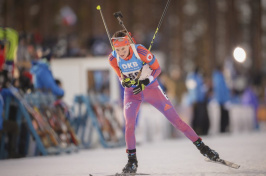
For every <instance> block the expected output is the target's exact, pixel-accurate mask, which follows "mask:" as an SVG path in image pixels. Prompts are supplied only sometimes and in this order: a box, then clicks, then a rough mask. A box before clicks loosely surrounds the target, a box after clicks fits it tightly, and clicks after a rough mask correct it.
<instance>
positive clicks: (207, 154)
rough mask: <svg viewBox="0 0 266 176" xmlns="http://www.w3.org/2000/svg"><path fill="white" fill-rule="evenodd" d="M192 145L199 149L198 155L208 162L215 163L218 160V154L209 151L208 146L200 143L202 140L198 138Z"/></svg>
mask: <svg viewBox="0 0 266 176" xmlns="http://www.w3.org/2000/svg"><path fill="white" fill-rule="evenodd" d="M193 144H194V145H196V147H197V148H198V149H199V151H200V153H201V154H202V155H203V156H205V157H207V158H209V159H210V160H212V161H216V160H217V159H219V154H218V153H217V152H216V151H214V150H212V149H210V147H209V146H207V145H205V144H204V143H203V142H202V139H201V138H199V139H198V140H197V141H195V142H193Z"/></svg>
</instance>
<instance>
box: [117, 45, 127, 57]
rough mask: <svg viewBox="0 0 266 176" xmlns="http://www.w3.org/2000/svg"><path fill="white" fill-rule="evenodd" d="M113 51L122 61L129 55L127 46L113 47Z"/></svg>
mask: <svg viewBox="0 0 266 176" xmlns="http://www.w3.org/2000/svg"><path fill="white" fill-rule="evenodd" d="M115 51H116V52H117V54H118V55H119V57H121V58H122V59H126V58H127V56H128V55H129V45H126V46H121V47H115Z"/></svg>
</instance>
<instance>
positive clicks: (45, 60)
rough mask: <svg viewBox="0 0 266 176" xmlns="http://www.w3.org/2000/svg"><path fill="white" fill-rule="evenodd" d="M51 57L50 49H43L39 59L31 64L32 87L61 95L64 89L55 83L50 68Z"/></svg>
mask: <svg viewBox="0 0 266 176" xmlns="http://www.w3.org/2000/svg"><path fill="white" fill-rule="evenodd" d="M51 58H52V53H51V52H50V50H49V49H48V50H45V51H44V53H43V56H42V57H41V60H40V61H37V62H36V63H35V64H34V65H33V67H32V69H31V73H32V74H33V76H34V82H33V84H34V88H35V89H39V90H42V91H51V92H52V93H53V94H54V95H55V96H58V97H62V96H63V95H64V90H63V89H62V88H60V87H59V86H58V85H57V84H56V82H55V79H54V77H53V74H52V72H51V70H50V61H51Z"/></svg>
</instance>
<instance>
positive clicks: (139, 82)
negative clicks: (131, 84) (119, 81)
mask: <svg viewBox="0 0 266 176" xmlns="http://www.w3.org/2000/svg"><path fill="white" fill-rule="evenodd" d="M148 84H150V80H149V78H146V79H144V80H136V83H135V85H137V87H135V88H134V89H133V94H134V95H136V94H138V93H140V92H141V91H143V90H144V89H145V86H147V85H148Z"/></svg>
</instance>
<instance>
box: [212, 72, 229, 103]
mask: <svg viewBox="0 0 266 176" xmlns="http://www.w3.org/2000/svg"><path fill="white" fill-rule="evenodd" d="M212 81H213V90H214V94H213V98H214V99H216V100H217V102H218V103H219V104H222V105H223V104H225V103H226V102H227V101H229V99H230V92H229V89H228V87H227V85H226V82H225V79H224V76H223V73H222V72H221V71H220V70H218V69H216V70H215V71H214V72H213V75H212Z"/></svg>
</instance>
